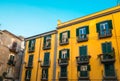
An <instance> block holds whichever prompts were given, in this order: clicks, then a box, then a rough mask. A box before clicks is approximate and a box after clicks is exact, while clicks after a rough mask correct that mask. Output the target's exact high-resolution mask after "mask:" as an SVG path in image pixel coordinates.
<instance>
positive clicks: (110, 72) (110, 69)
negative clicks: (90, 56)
mask: <svg viewBox="0 0 120 81" xmlns="http://www.w3.org/2000/svg"><path fill="white" fill-rule="evenodd" d="M104 67H105V75H106V76H115V70H114V64H105V65H104Z"/></svg>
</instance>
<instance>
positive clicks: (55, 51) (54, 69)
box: [53, 31, 58, 81]
mask: <svg viewBox="0 0 120 81" xmlns="http://www.w3.org/2000/svg"><path fill="white" fill-rule="evenodd" d="M57 38H58V37H57V31H56V33H55V43H54V64H53V81H56V58H57V40H58V39H57Z"/></svg>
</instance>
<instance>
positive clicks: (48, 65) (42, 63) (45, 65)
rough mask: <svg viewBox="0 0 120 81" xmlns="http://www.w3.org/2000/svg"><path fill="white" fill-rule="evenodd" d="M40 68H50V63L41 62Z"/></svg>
mask: <svg viewBox="0 0 120 81" xmlns="http://www.w3.org/2000/svg"><path fill="white" fill-rule="evenodd" d="M40 66H41V67H42V68H49V67H50V61H48V62H47V63H45V62H44V61H43V62H41V64H40Z"/></svg>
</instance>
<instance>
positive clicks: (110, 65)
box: [21, 6, 120, 81]
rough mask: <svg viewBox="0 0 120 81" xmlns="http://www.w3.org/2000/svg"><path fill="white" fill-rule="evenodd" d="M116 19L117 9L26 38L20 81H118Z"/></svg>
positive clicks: (119, 45) (119, 55) (119, 47)
mask: <svg viewBox="0 0 120 81" xmlns="http://www.w3.org/2000/svg"><path fill="white" fill-rule="evenodd" d="M119 19H120V6H117V7H113V8H110V9H106V10H103V11H100V12H97V13H94V14H91V15H88V16H85V17H81V18H77V19H74V20H71V21H68V22H64V23H61V22H60V21H59V22H58V26H57V29H56V30H53V31H50V32H46V33H43V34H39V35H35V36H31V37H28V38H26V49H25V57H24V62H23V64H24V65H23V68H22V78H21V81H51V80H61V81H63V80H65V81H66V80H67V81H70V80H74V81H77V80H84V81H86V80H91V81H95V80H97V81H102V80H105V81H106V80H113V81H114V80H115V81H116V80H118V81H120V69H119V68H120V53H119V52H120V51H119V50H120V42H119V39H120V38H119V37H120V33H119V32H120V28H119V27H120V24H119ZM94 43H95V44H94Z"/></svg>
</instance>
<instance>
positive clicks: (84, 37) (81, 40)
mask: <svg viewBox="0 0 120 81" xmlns="http://www.w3.org/2000/svg"><path fill="white" fill-rule="evenodd" d="M85 41H88V36H87V34H82V35H81V36H78V37H77V42H85Z"/></svg>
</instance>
